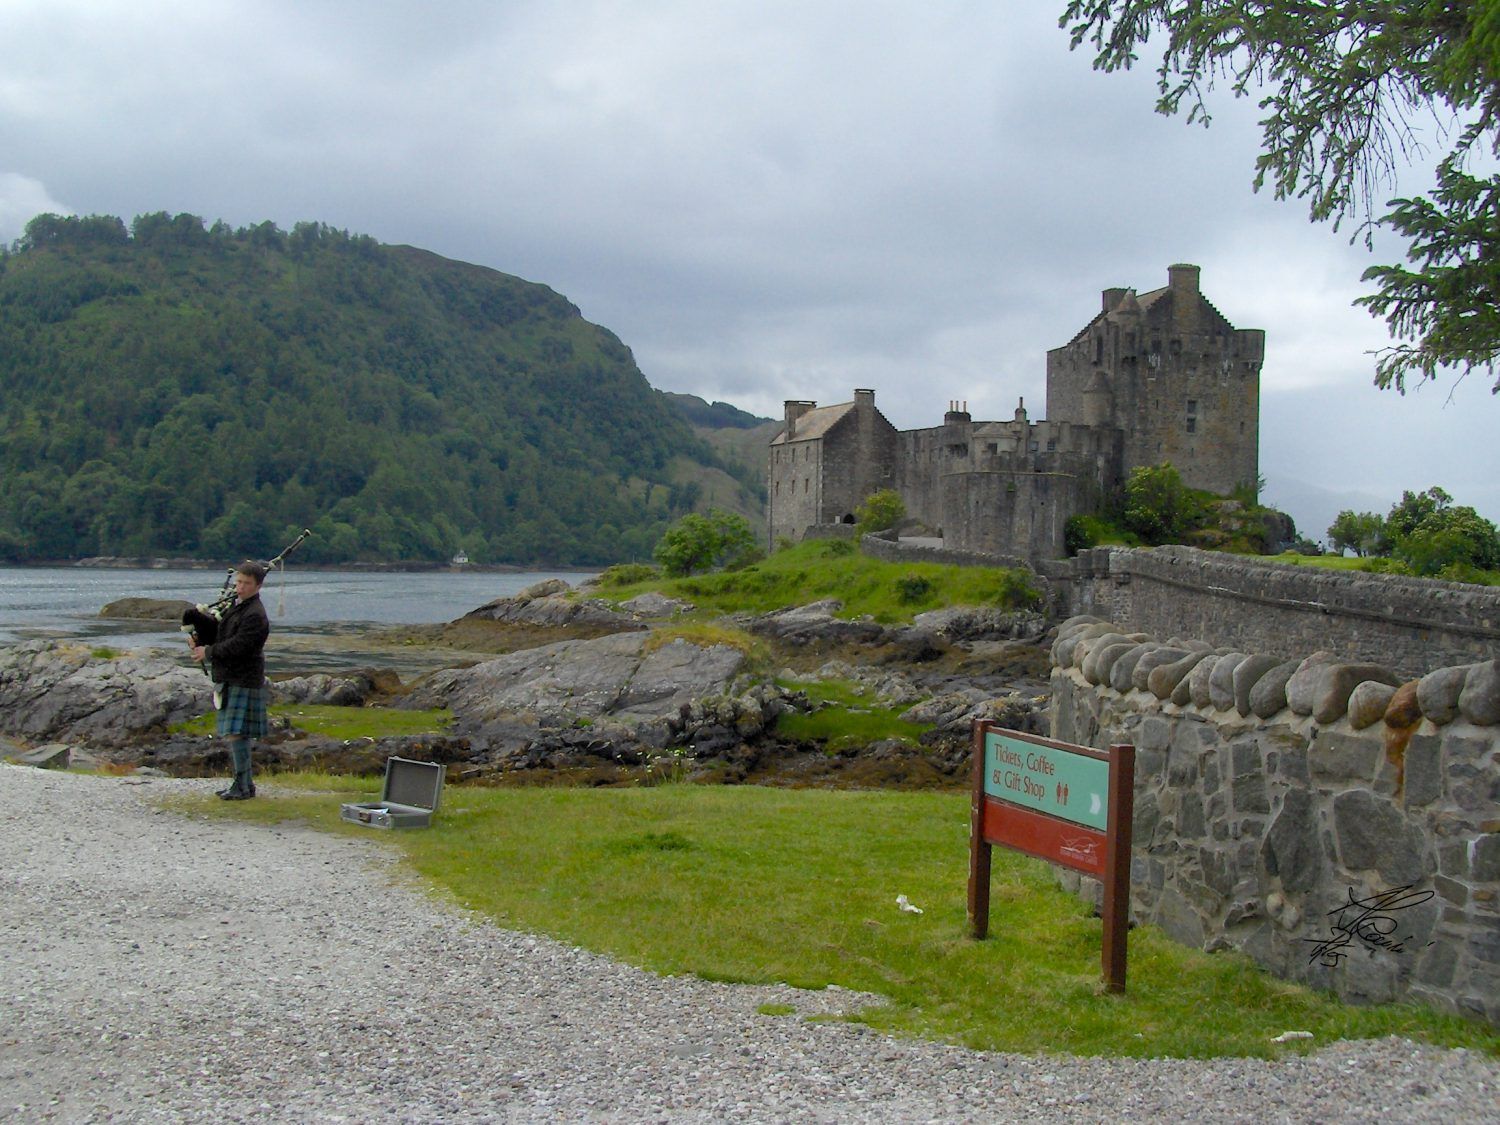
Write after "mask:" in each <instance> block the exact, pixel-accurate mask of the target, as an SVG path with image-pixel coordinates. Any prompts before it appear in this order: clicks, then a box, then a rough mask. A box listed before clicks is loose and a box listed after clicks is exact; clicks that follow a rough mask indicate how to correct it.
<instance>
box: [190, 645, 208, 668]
mask: <svg viewBox="0 0 1500 1125" xmlns="http://www.w3.org/2000/svg"><path fill="white" fill-rule="evenodd" d="M191 651H192V654H193V659H194V660H196V661H197V662H198V663H199V664H202V663H203V662H204V661H205V660H207V659H208V650H207V649H206V648H204V647H203V646H202V645H193V646H192V650H191Z"/></svg>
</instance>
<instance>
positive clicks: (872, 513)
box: [854, 488, 906, 535]
mask: <svg viewBox="0 0 1500 1125" xmlns="http://www.w3.org/2000/svg"><path fill="white" fill-rule="evenodd" d="M854 518H855V519H856V520H858V521H859V522H858V523H856V524H855V529H856V530H857V531H858V533H859V534H860V535H868V534H870V532H872V531H885V530H886V529H887V528H892V527H895V526H896V525H897V524H899V523H900V522H901V521H902V520H904V519H905V518H906V502H905V501H904V500H902V499H901V494H900V493H899V492H896V491H895V490H894V489H890V488H882V489H881V490H880V491H879V492H872V493H870V495H868V496H866V497H865V499H864V503H862V504H860V506H859V507H858V508H855V509H854Z"/></svg>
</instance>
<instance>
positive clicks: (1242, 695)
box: [1054, 619, 1500, 730]
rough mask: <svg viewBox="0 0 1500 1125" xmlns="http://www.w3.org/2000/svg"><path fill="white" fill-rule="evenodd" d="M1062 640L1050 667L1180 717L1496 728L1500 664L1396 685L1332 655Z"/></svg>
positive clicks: (1186, 643) (1085, 634) (1102, 634)
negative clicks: (1222, 714)
mask: <svg viewBox="0 0 1500 1125" xmlns="http://www.w3.org/2000/svg"><path fill="white" fill-rule="evenodd" d="M1085 638H1086V639H1087V643H1085ZM1067 640H1068V641H1069V643H1070V647H1069V649H1068V650H1067V655H1068V656H1069V657H1070V658H1071V659H1069V660H1067V661H1057V660H1055V661H1054V664H1055V666H1059V667H1068V666H1069V665H1072V666H1074V667H1078V668H1079V669H1080V670H1081V671H1083V672H1084V676H1085V679H1086V680H1087V681H1088V682H1089V683H1091V684H1095V685H1097V686H1099V687H1108V688H1112V689H1113V690H1115V691H1118V692H1120V693H1121V694H1126V693H1129V692H1131V691H1149V692H1150V693H1151V694H1152V695H1154V696H1156V697H1157V698H1158V699H1161V700H1163V701H1170V702H1171V703H1173V704H1175V705H1177V706H1179V707H1194V708H1197V709H1199V710H1205V711H1207V710H1215V711H1236V712H1238V713H1239V714H1240V715H1243V716H1245V717H1247V718H1248V717H1250V716H1252V715H1253V716H1255V717H1256V718H1260V719H1269V718H1271V717H1273V716H1274V715H1276V714H1278V713H1280V712H1281V711H1283V710H1291V711H1292V712H1293V713H1295V714H1298V715H1302V716H1305V717H1308V718H1311V719H1312V720H1313V721H1314V722H1316V723H1318V724H1319V725H1320V726H1327V725H1331V724H1334V723H1337V722H1339V721H1340V720H1341V719H1345V718H1347V719H1348V722H1349V725H1350V727H1351V728H1352V729H1354V730H1365V729H1368V728H1369V727H1371V726H1374V725H1375V724H1376V723H1377V722H1380V721H1381V720H1384V722H1385V724H1386V725H1387V726H1389V727H1391V728H1393V729H1395V730H1410V729H1411V728H1413V727H1415V726H1416V725H1417V724H1419V723H1420V722H1422V721H1423V720H1424V719H1425V720H1427V721H1430V722H1432V723H1434V724H1435V725H1438V726H1443V725H1446V724H1449V723H1453V722H1456V721H1459V720H1462V721H1464V722H1467V723H1471V724H1473V725H1474V726H1482V727H1485V726H1496V725H1500V660H1487V661H1482V662H1480V663H1477V664H1462V665H1455V666H1452V667H1447V668H1438V669H1436V670H1434V671H1432V672H1429V673H1427V674H1426V675H1425V676H1422V677H1421V678H1420V679H1418V680H1411V681H1409V682H1406V683H1402V682H1401V680H1400V678H1399V677H1398V676H1397V675H1396V674H1395V673H1394V672H1392V671H1391V670H1390V669H1389V668H1387V667H1385V666H1384V665H1382V664H1373V663H1356V662H1349V661H1343V660H1340V659H1338V657H1337V656H1335V655H1334V654H1333V653H1330V652H1323V651H1320V652H1315V653H1313V654H1311V655H1310V656H1307V657H1305V658H1303V659H1301V660H1300V661H1299V660H1282V659H1280V658H1278V657H1275V656H1269V655H1264V654H1254V653H1244V652H1231V651H1225V650H1222V649H1220V650H1212V651H1210V650H1209V649H1208V648H1207V647H1206V645H1205V643H1204V642H1201V641H1195V640H1191V639H1183V638H1179V637H1173V638H1172V639H1171V641H1169V642H1159V641H1154V640H1150V639H1145V638H1144V635H1143V634H1140V633H1126V632H1124V631H1123V630H1122V629H1121V628H1120V627H1119V626H1116V625H1112V624H1110V623H1108V622H1101V621H1096V620H1093V619H1089V620H1087V621H1083V620H1079V621H1077V622H1075V623H1074V624H1073V626H1072V628H1071V630H1070V633H1069V636H1068V638H1067ZM1061 645H1062V638H1060V639H1059V641H1058V643H1057V645H1055V646H1054V653H1055V654H1056V655H1062V654H1063V653H1062V652H1061V651H1060V649H1061ZM1075 645H1076V648H1075V647H1073V646H1075Z"/></svg>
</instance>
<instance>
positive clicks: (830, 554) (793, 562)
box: [600, 540, 1037, 624]
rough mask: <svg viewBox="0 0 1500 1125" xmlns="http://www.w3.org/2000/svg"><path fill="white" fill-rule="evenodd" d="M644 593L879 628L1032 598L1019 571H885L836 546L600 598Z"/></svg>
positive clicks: (809, 547) (705, 609) (934, 567)
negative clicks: (865, 618) (868, 622)
mask: <svg viewBox="0 0 1500 1125" xmlns="http://www.w3.org/2000/svg"><path fill="white" fill-rule="evenodd" d="M647 590H660V591H661V592H662V593H664V594H666V595H668V596H669V597H676V598H685V599H687V600H689V601H691V602H693V603H694V604H695V605H696V606H697V607H698V610H699V612H700V613H704V614H707V615H710V616H713V615H718V614H724V613H743V612H749V613H768V612H770V611H772V610H777V609H782V608H785V607H786V606H793V605H805V604H806V603H808V602H814V601H820V600H822V599H824V598H838V599H839V600H840V601H842V602H843V603H844V609H843V611H842V613H841V614H840V616H843V617H858V616H861V615H863V614H869V615H870V616H871V617H873V618H874V619H875V620H876V621H879V622H882V623H885V624H895V623H899V622H908V621H910V620H911V619H912V617H913V615H915V614H918V613H922V612H924V611H926V610H929V609H936V608H938V607H940V606H947V605H1000V606H1005V607H1007V608H1024V607H1026V606H1030V605H1032V604H1034V602H1035V600H1036V597H1037V595H1036V591H1035V590H1033V589H1032V587H1031V585H1030V583H1029V579H1028V576H1027V574H1026V573H1025V572H1023V571H1016V570H1007V569H1004V568H1001V567H963V566H945V565H941V564H938V563H888V562H882V561H880V560H879V559H873V558H870V557H869V556H867V555H862V554H860V553H859V551H857V550H856V549H855V547H854V545H853V544H852V543H849V542H846V541H843V540H824V541H817V542H810V543H799V544H797V545H796V546H794V547H787V548H784V549H783V550H780V551H777V552H776V553H775V554H773V555H771V556H770V557H768V558H766V559H764V560H762V561H761V562H759V563H756V564H754V565H753V566H747V567H745V568H744V569H743V570H733V571H725V572H722V573H718V574H700V575H695V576H693V577H691V578H656V579H651V580H648V581H645V582H637V583H632V584H630V585H625V586H613V587H606V588H605V589H604V590H602V591H600V593H601V595H602V596H604V597H608V598H611V599H614V600H618V601H624V600H626V599H628V598H632V597H634V596H635V595H637V594H641V593H645V592H646V591H647Z"/></svg>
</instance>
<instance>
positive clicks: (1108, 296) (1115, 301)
mask: <svg viewBox="0 0 1500 1125" xmlns="http://www.w3.org/2000/svg"><path fill="white" fill-rule="evenodd" d="M1129 292H1130V290H1129V289H1106V290H1105V291H1104V311H1105V312H1114V311H1115V309H1117V308H1119V307H1120V302H1121V301H1123V300H1124V299H1125V294H1126V293H1129Z"/></svg>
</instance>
